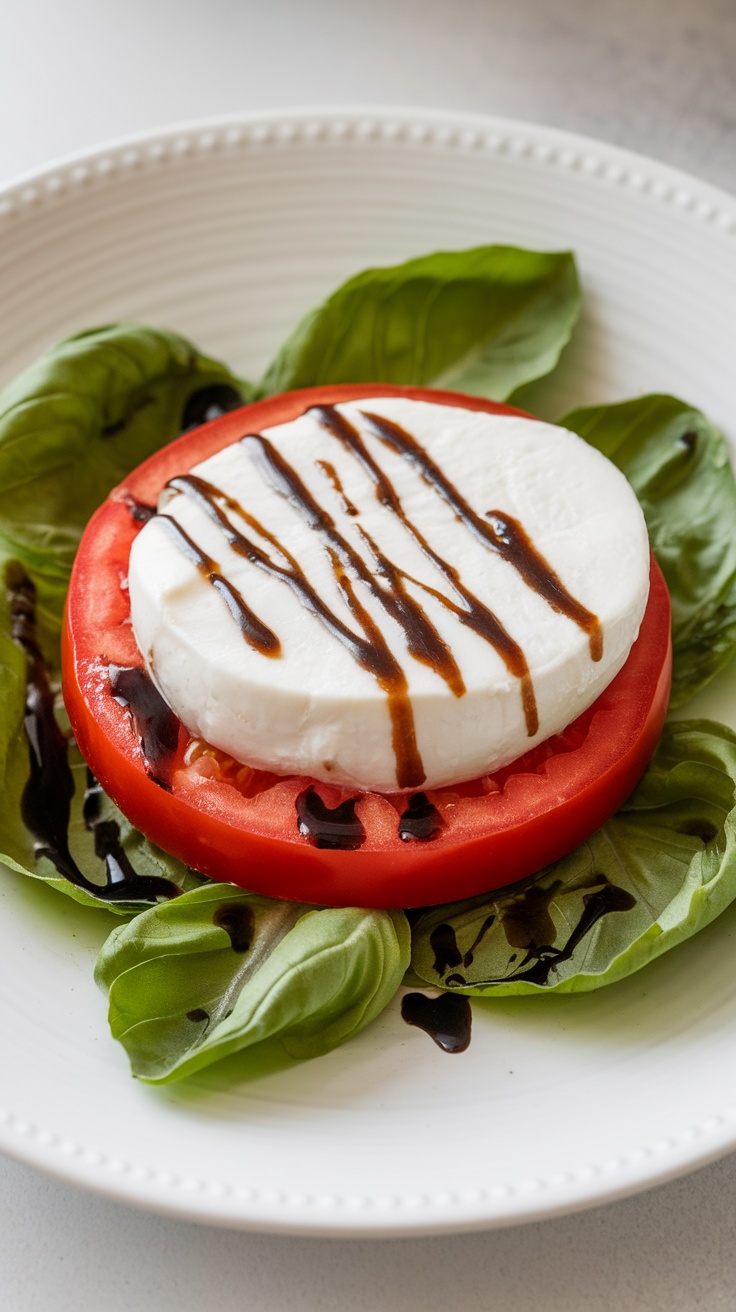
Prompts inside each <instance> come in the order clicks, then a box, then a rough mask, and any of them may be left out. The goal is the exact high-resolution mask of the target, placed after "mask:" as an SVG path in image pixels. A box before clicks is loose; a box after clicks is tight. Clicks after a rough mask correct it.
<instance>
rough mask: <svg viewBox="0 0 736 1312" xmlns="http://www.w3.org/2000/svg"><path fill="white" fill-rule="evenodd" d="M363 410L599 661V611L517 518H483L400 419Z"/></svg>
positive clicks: (494, 512) (491, 513)
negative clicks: (571, 586) (579, 595)
mask: <svg viewBox="0 0 736 1312" xmlns="http://www.w3.org/2000/svg"><path fill="white" fill-rule="evenodd" d="M362 413H363V415H364V416H365V418H366V419H367V420H368V422H369V423H370V424H371V426H372V428H373V429H374V431H375V432H376V434H377V436H378V437H380V438H381V440H382V441H383V442H385V443H386V444H387V445H388V446H390V447H391V448H392V449H393V450H394V451H397V452H399V454H400V455H402V456H403V457H404V458H405V459H407V460H409V461H411V463H412V464H413V465H415V466H416V467H417V469H418V470H419V471H420V473H421V475H422V478H423V479H424V480H425V482H426V483H428V484H429V486H430V487H431V488H433V489H434V491H435V492H437V494H438V495H439V496H440V497H441V498H442V500H443V501H445V502H446V503H447V505H449V506H451V507H452V509H453V510H454V511H455V514H456V515H457V516H458V517H459V519H460V520H461V521H462V522H463V524H465V526H466V528H468V529H469V530H470V532H471V533H473V535H474V536H475V537H476V538H478V539H479V540H480V541H481V542H483V543H484V545H485V546H487V547H490V549H491V550H492V551H494V552H497V553H498V554H499V555H500V556H501V557H502V558H503V559H504V560H507V561H508V562H509V563H510V564H511V565H513V567H514V569H515V570H516V571H517V572H518V573H519V574H520V575H521V577H522V578H523V580H524V582H525V583H526V585H527V587H530V588H532V589H533V591H534V592H536V593H537V594H538V595H539V596H540V597H543V598H544V600H545V601H546V602H547V604H548V605H549V606H550V607H551V608H552V610H555V611H559V612H560V613H561V614H562V615H565V616H567V618H568V619H570V620H572V621H573V623H574V624H577V626H578V628H580V629H582V630H583V632H584V633H586V634H587V636H588V640H589V643H590V655H591V659H592V660H594V661H599V660H600V659H601V656H602V654H603V635H602V631H601V624H600V620H599V619H598V617H597V615H593V614H592V613H591V611H589V610H586V608H585V606H583V605H581V603H580V602H579V601H576V599H575V598H574V597H573V596H572V595H571V594H570V593H569V592H568V591H567V588H566V587H565V586H564V584H563V583H562V580H561V579H560V578H559V576H558V575H557V574H556V573H555V571H554V570H553V569H552V566H551V565H550V564H549V562H548V561H546V560H545V558H544V556H543V555H542V554H541V553H540V552H538V551H537V549H536V547H535V546H534V544H533V543H532V541H531V539H530V538H529V536H528V535H527V533H526V532H525V531H524V529H523V528H522V526H521V524H520V523H519V522H518V520H515V519H513V518H512V517H511V516H510V515H506V514H504V512H503V511H500V510H489V511H488V513H487V516H486V518H487V519H488V520H489V523H486V522H485V520H483V519H481V517H480V515H478V514H476V512H475V511H474V510H473V508H472V507H471V506H470V505H468V502H467V501H466V500H465V498H464V497H463V496H462V495H461V493H460V492H459V491H458V489H457V488H456V487H455V486H454V484H453V483H451V482H450V480H449V479H448V478H447V476H446V475H445V474H444V473H443V472H442V470H441V469H440V468H439V466H438V465H436V464H435V462H434V461H433V460H432V458H431V456H429V455H428V454H427V452H426V451H425V450H424V448H423V447H422V446H421V445H420V444H419V442H417V440H416V438H414V437H412V436H411V434H410V433H407V432H406V431H405V430H404V429H403V428H400V427H399V425H398V424H394V423H392V422H391V420H389V419H383V418H382V417H381V416H380V415H374V414H371V413H370V412H369V411H367V410H364V411H363V412H362Z"/></svg>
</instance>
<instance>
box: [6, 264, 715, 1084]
mask: <svg viewBox="0 0 736 1312" xmlns="http://www.w3.org/2000/svg"><path fill="white" fill-rule="evenodd" d="M579 309H580V292H579V286H578V280H577V275H576V270H575V264H574V260H573V258H572V256H571V255H569V254H567V253H563V254H549V253H545V254H539V253H535V252H530V251H523V250H519V249H516V248H510V247H485V248H479V249H476V250H472V251H467V252H459V253H439V254H434V255H430V256H427V257H423V258H420V259H416V260H412V261H409V262H408V263H405V264H403V265H399V266H396V267H393V268H388V269H374V270H368V271H366V272H365V273H362V274H360V275H358V276H357V277H356V278H353V279H351V280H350V281H349V282H348V283H346V284H345V285H344V286H343V287H341V288H340V289H338V291H337V292H335V293H334V295H333V296H331V297H330V298H329V299H328V301H326V302H325V303H324V304H323V305H322V306H319V307H317V309H315V310H314V311H313V312H311V313H310V314H309V315H308V316H307V317H306V318H305V319H304V320H303V321H302V322H301V323H300V324H299V325H298V326H297V328H296V329H295V331H294V333H293V334H292V335H291V336H290V337H289V339H288V340H287V342H286V343H285V344H284V346H283V347H282V348H281V350H280V351H279V353H278V354H277V356H276V358H275V360H274V361H273V362H272V364H271V365H270V367H269V368H268V370H267V371H266V373H265V375H264V377H263V379H262V381H261V382H260V384H259V385H257V386H255V385H253V384H250V383H245V382H243V381H242V380H240V379H237V378H235V377H234V376H233V375H232V374H231V373H230V371H229V370H228V369H227V368H226V367H225V366H224V365H220V364H218V363H217V362H214V361H212V360H209V359H207V358H205V357H204V356H202V355H201V354H200V353H199V352H198V351H197V349H196V348H195V347H193V346H192V345H191V344H189V343H187V342H185V341H183V340H182V339H181V338H179V337H177V336H176V335H174V334H173V333H168V332H162V331H154V330H151V329H147V328H142V327H138V326H132V325H118V326H113V327H107V328H102V329H97V330H91V331H88V332H84V333H82V334H80V335H78V336H76V337H74V338H71V339H69V340H68V341H66V342H63V343H61V344H60V345H59V346H58V347H56V348H54V349H53V350H51V351H49V352H48V353H47V354H46V355H45V356H44V357H42V358H41V360H39V361H38V363H37V364H36V365H34V366H33V367H32V368H30V369H29V370H27V371H26V372H25V373H24V374H23V375H22V376H21V377H20V378H18V379H17V380H15V382H13V383H11V384H10V385H9V386H8V387H7V388H6V389H5V390H4V391H3V392H2V394H0V563H2V567H3V571H4V578H5V589H4V593H5V596H4V599H3V611H2V614H1V615H0V646H1V648H2V651H1V652H0V659H1V661H2V665H1V666H0V698H1V699H2V710H3V715H2V726H1V727H0V769H2V775H3V779H4V806H3V811H2V815H1V816H0V855H2V859H3V860H4V861H5V863H6V864H7V865H8V866H9V867H11V869H13V870H15V871H17V872H19V873H21V874H26V875H30V876H32V877H34V878H37V879H42V880H44V881H46V882H47V883H48V884H50V885H52V886H53V887H54V888H56V889H57V890H59V891H62V892H64V893H66V894H67V895H69V896H71V897H74V898H76V900H77V901H79V902H82V903H84V904H85V905H87V906H90V907H104V908H107V909H108V910H110V909H112V910H115V911H117V912H118V913H119V914H120V916H121V924H120V926H119V927H118V928H117V929H115V930H114V932H113V933H112V935H111V936H110V938H109V939H108V941H107V943H106V944H105V946H104V947H103V949H102V952H101V954H100V957H99V961H98V966H97V979H98V982H99V983H100V984H101V986H102V987H103V988H104V989H105V990H106V991H107V992H108V994H109V1000H110V1024H111V1029H112V1032H113V1034H114V1036H115V1037H116V1038H118V1039H120V1041H121V1042H122V1043H123V1044H124V1046H125V1048H126V1051H127V1053H128V1056H129V1058H130V1062H131V1066H132V1069H133V1073H134V1074H135V1075H137V1076H139V1077H141V1078H143V1079H146V1080H151V1081H164V1080H169V1079H176V1078H179V1077H181V1076H183V1075H186V1074H188V1073H190V1072H192V1071H194V1070H196V1069H199V1068H201V1067H202V1066H204V1065H207V1064H208V1063H210V1062H212V1061H214V1060H216V1059H218V1058H219V1057H222V1056H225V1055H227V1054H229V1053H232V1052H234V1051H237V1050H239V1049H242V1048H247V1047H252V1046H253V1045H255V1044H258V1043H260V1042H262V1041H264V1040H267V1039H272V1038H274V1037H276V1036H278V1037H279V1038H280V1039H281V1040H282V1042H283V1044H284V1046H285V1047H286V1049H287V1050H288V1052H289V1053H291V1054H292V1055H294V1056H296V1057H311V1056H316V1055H318V1054H320V1053H322V1052H326V1051H328V1050H329V1049H331V1048H333V1047H335V1046H336V1045H338V1044H339V1043H341V1042H343V1041H344V1040H345V1039H347V1038H349V1037H350V1035H351V1034H353V1033H356V1032H357V1031H358V1030H360V1029H361V1028H363V1026H365V1025H366V1024H367V1023H368V1022H369V1021H370V1020H372V1019H373V1018H374V1017H375V1016H376V1015H378V1014H379V1012H380V1011H381V1010H382V1009H383V1008H384V1007H385V1006H386V1005H387V1004H388V1002H389V1001H390V1000H391V998H392V997H393V995H394V994H395V992H396V990H397V989H398V987H399V986H400V984H401V983H402V981H404V982H406V983H409V984H411V985H412V986H414V987H415V988H422V989H430V990H437V989H439V990H443V991H444V992H445V993H450V994H457V995H461V996H463V995H464V996H471V997H472V996H473V995H482V996H487V997H488V996H493V995H494V994H501V995H508V994H523V993H526V994H530V993H534V994H537V993H548V992H554V991H558V992H559V991H566V992H576V991H585V990H589V989H593V988H597V987H600V986H601V985H603V984H607V983H612V982H614V981H616V980H618V979H621V978H623V977H624V976H625V975H627V974H630V973H631V972H632V971H634V970H636V969H638V968H639V967H640V966H642V965H644V964H646V963H647V962H648V961H650V960H652V959H653V958H654V957H655V956H658V955H659V954H660V953H661V952H663V951H665V950H667V949H668V948H669V947H671V946H674V945H675V944H676V943H678V942H680V941H682V940H683V939H684V938H687V937H689V936H690V935H692V934H693V933H695V932H696V931H697V930H698V929H700V928H702V927H703V926H704V925H706V924H707V923H709V921H711V920H712V919H713V918H714V917H715V916H716V915H718V914H719V913H720V911H721V910H723V908H724V907H725V906H726V905H727V904H728V903H729V902H730V901H731V900H732V899H733V897H734V896H735V895H736V857H734V854H733V845H734V834H733V811H734V792H735V789H736V735H734V734H733V733H732V732H731V730H730V729H728V728H726V727H724V726H722V725H718V724H714V723H711V722H705V721H688V720H681V719H677V720H669V721H668V722H667V724H666V725H665V728H664V731H663V734H662V737H661V740H660V743H659V746H658V748H657V750H656V752H655V755H654V757H653V759H652V761H651V764H650V766H649V768H648V770H647V772H646V774H645V775H644V777H643V779H642V780H641V782H640V784H639V785H638V787H637V788H636V789H635V791H634V793H633V795H632V796H631V797H630V798H629V800H628V801H627V802H626V804H625V805H624V806H623V807H622V808H621V810H620V811H619V812H618V813H617V814H616V815H614V816H613V817H612V819H610V820H609V821H608V822H607V823H606V824H605V825H604V827H603V829H602V830H601V831H600V832H599V833H598V834H596V835H594V836H593V837H592V838H590V839H589V840H588V841H587V842H586V843H584V844H583V845H582V846H580V847H578V848H576V849H575V850H574V851H572V852H571V853H569V854H568V855H566V856H563V857H562V858H561V859H560V860H558V861H556V862H555V863H554V864H553V865H551V866H548V867H546V868H545V869H543V870H542V871H540V872H539V873H538V874H536V875H534V876H533V877H532V878H531V879H528V880H526V881H524V882H523V883H521V884H513V885H509V886H508V887H506V888H501V889H499V888H495V889H494V891H493V892H492V893H484V894H479V895H477V896H475V897H473V898H470V899H466V900H464V901H461V902H454V903H450V904H443V905H441V906H433V907H423V908H420V909H418V910H417V909H414V910H413V911H412V912H411V913H410V915H407V914H405V913H404V912H403V911H401V910H396V909H391V910H365V909H361V908H355V907H318V908H315V907H313V906H310V905H308V904H307V903H301V902H299V903H293V902H284V901H279V900H276V899H274V898H269V897H266V896H264V895H261V894H253V893H249V892H245V891H243V890H242V888H240V887H236V886H234V885H229V884H225V883H222V882H212V881H210V880H207V879H205V878H204V877H203V876H201V875H199V874H197V873H196V872H195V871H193V870H192V869H190V868H189V867H187V866H186V865H185V864H184V863H183V862H182V861H180V860H177V859H175V858H173V857H171V856H169V855H168V854H167V853H165V852H164V851H162V850H161V849H159V848H157V847H155V846H154V845H153V844H152V843H151V842H149V840H148V839H146V838H145V837H144V836H143V835H142V834H141V833H139V832H138V831H137V830H136V829H134V828H133V827H132V825H131V824H130V823H129V821H128V820H127V819H126V818H125V816H124V815H123V814H122V813H121V812H120V811H119V810H118V808H117V807H116V806H115V805H114V803H113V802H112V801H111V800H110V799H109V798H108V797H106V796H105V795H104V793H102V791H101V789H100V788H99V785H98V784H97V783H96V781H95V779H94V778H93V777H92V776H91V775H90V772H89V770H88V767H87V765H86V763H85V761H84V760H83V759H82V757H81V755H80V753H79V752H78V750H77V748H76V746H75V744H74V743H73V742H72V741H70V742H68V747H67V744H66V742H65V740H64V737H63V735H64V734H65V733H67V731H68V721H66V719H65V712H64V709H63V704H62V703H61V701H60V700H58V699H57V717H58V723H59V726H60V731H61V732H60V733H59V734H58V736H56V737H54V742H55V744H56V746H55V752H56V759H60V756H59V753H61V755H63V756H64V758H65V760H66V759H67V754H68V763H69V766H70V767H71V774H70V775H69V778H70V780H72V781H73V786H72V783H70V784H69V786H68V788H67V787H66V785H64V787H63V788H62V793H63V794H64V797H63V798H62V802H61V827H62V829H63V830H64V834H63V840H64V842H65V843H66V844H67V851H68V855H69V858H70V862H71V864H70V865H69V869H70V870H72V869H73V870H75V871H78V872H79V873H80V876H81V877H80V878H79V879H76V878H75V879H69V878H66V877H65V876H64V873H63V871H62V869H61V868H60V863H59V861H58V860H54V859H52V858H53V854H52V852H51V849H50V847H49V844H48V843H45V842H44V841H41V840H40V839H39V832H38V827H37V826H36V828H35V830H34V824H33V822H32V820H30V819H29V816H30V814H31V810H32V809H33V808H32V807H31V806H30V804H29V797H30V796H31V793H33V792H34V790H36V792H37V791H38V788H39V786H41V785H42V787H41V795H42V796H49V795H51V794H50V793H44V792H43V789H44V788H48V789H51V790H53V786H54V784H53V780H50V779H46V778H42V776H43V774H44V770H46V772H47V773H48V768H47V767H48V761H49V760H50V759H51V757H53V756H54V753H51V756H49V753H48V752H47V751H46V748H45V745H44V743H43V742H40V741H39V740H38V734H37V733H36V737H35V738H34V732H35V727H36V726H37V725H38V718H37V706H35V705H34V698H35V699H36V702H37V701H38V698H39V695H40V694H39V689H42V692H43V695H44V696H48V697H49V698H50V697H51V695H52V694H53V692H54V691H55V690H56V687H57V686H58V678H59V641H60V633H61V626H62V616H63V608H64V600H65V595H66V590H67V585H68V581H69V576H70V572H71V568H72V564H73V561H74V557H75V554H76V551H77V547H78V544H79V541H80V538H81V535H82V532H83V530H84V527H85V525H86V523H87V521H88V520H89V518H90V516H91V515H92V514H93V512H94V511H95V509H96V508H97V506H98V505H99V504H100V503H101V502H102V501H104V499H105V498H106V496H107V495H108V493H109V492H110V490H111V489H112V488H113V487H114V486H116V485H117V484H118V483H119V482H120V481H121V480H123V479H124V478H125V477H126V475H127V474H129V473H130V471H131V470H133V469H134V468H135V467H136V466H137V465H139V464H140V462H141V461H143V460H145V459H146V458H148V457H150V456H151V455H153V454H154V453H155V452H156V451H158V450H159V449H160V448H161V447H163V446H164V445H165V444H167V443H168V442H170V441H171V440H172V439H174V438H175V437H177V436H178V434H179V433H180V432H182V431H183V430H186V429H188V428H190V427H192V426H194V425H196V424H197V423H201V422H203V421H204V422H206V421H207V420H209V419H212V418H213V417H215V416H216V415H218V414H221V413H222V412H223V410H228V409H231V408H233V407H234V406H236V405H238V404H240V403H241V402H248V401H251V400H256V399H260V398H264V397H268V396H271V395H275V394H280V393H283V392H289V391H291V390H293V389H298V388H303V387H311V386H318V385H323V384H326V385H333V384H342V383H383V384H389V385H390V384H399V385H405V386H412V385H413V386H423V387H445V388H447V387H449V388H452V389H453V390H455V391H459V392H464V393H466V394H469V395H475V396H482V397H487V398H490V399H494V400H497V401H508V400H512V401H513V402H515V403H518V404H523V388H524V387H525V386H526V385H527V384H528V383H530V382H532V381H533V380H534V379H537V378H540V377H542V376H544V375H545V374H548V373H549V372H550V371H551V370H552V369H553V368H554V367H555V365H556V363H557V360H558V358H559V355H560V353H561V351H562V350H563V348H564V346H565V345H566V343H567V341H568V339H569V337H570V335H571V333H572V331H573V328H574V325H575V322H576V319H577V317H578V314H579ZM559 422H560V423H561V424H562V425H563V426H564V427H565V428H567V429H570V430H572V431H573V432H575V433H578V434H579V435H580V436H581V437H582V438H584V439H585V440H586V441H587V442H589V443H590V444H591V445H593V446H594V447H596V448H597V449H598V450H599V451H601V452H602V453H603V454H604V455H606V456H607V457H608V458H609V459H610V460H612V461H613V463H614V464H616V465H617V466H618V468H619V469H620V470H621V471H622V472H623V473H624V474H625V475H626V477H627V478H628V479H629V481H630V483H631V485H632V487H633V488H634V491H635V492H636V495H637V497H638V498H639V501H640V504H641V507H642V510H643V512H644V516H645V519H646V523H647V527H648V530H649V535H650V542H651V546H652V549H653V551H654V554H655V556H656V559H657V561H658V563H659V565H660V567H661V569H662V572H663V574H664V577H665V579H666V582H667V586H668V589H669V593H670V598H671V604H672V624H673V650H674V671H673V684H672V699H671V706H672V707H673V708H675V707H678V706H680V705H681V704H682V703H683V702H685V701H686V700H687V698H688V697H689V696H691V695H692V694H693V693H694V692H695V691H696V690H697V689H698V688H699V687H700V686H702V684H704V683H705V682H707V680H709V679H710V678H712V677H713V676H714V675H715V674H716V673H717V672H718V671H719V670H720V669H721V668H722V667H723V666H724V665H725V664H726V663H727V662H728V660H729V659H730V657H731V656H732V654H733V651H734V648H735V647H736V531H735V527H734V526H735V525H736V515H735V512H736V483H735V482H734V477H733V473H732V470H731V466H730V463H729V459H728V452H727V448H726V445H725V442H724V439H723V437H722V436H721V435H720V434H719V433H718V432H717V431H716V430H715V429H714V428H713V426H712V425H711V424H710V423H709V422H708V420H707V419H706V418H705V417H704V416H703V415H702V414H700V413H699V412H698V411H697V410H695V409H693V407H692V406H690V405H688V404H687V403H685V402H682V401H679V400H677V399H676V398H674V397H671V396H648V397H642V398H638V399H636V400H631V401H624V402H620V403H618V404H615V405H608V406H600V407H593V408H588V409H585V410H578V411H574V412H573V413H572V414H570V415H567V416H565V417H564V418H562V419H560V420H559ZM19 598H20V601H19ZM19 616H20V618H19ZM31 667H33V669H31ZM43 690H45V691H43ZM27 730H30V738H29V733H28V732H27ZM39 779H40V780H41V785H39ZM29 790H30V792H29ZM34 795H35V793H34ZM67 818H68V824H67ZM47 827H48V826H47ZM44 832H46V831H44ZM111 833H114V835H115V854H116V855H115V860H116V861H117V862H118V867H119V868H122V867H123V866H124V867H125V869H127V870H130V871H132V872H134V874H135V877H136V879H135V881H131V880H130V879H127V880H126V879H125V878H123V879H118V880H117V882H116V880H115V879H111V878H110V861H111V859H112V858H111V852H112V848H111V845H110V841H109V835H110V834H111ZM103 835H107V839H103ZM346 859H349V854H347V857H346ZM254 882H258V881H257V880H256V879H254ZM491 882H493V883H497V882H498V880H497V878H494V880H493V881H491V880H490V879H489V883H491ZM134 887H137V890H138V891H137V892H136V894H135V896H132V894H131V890H132V889H133V888H134ZM610 888H614V889H615V890H616V897H615V898H614V900H613V902H612V901H611V899H610V897H609V899H608V902H607V904H605V905H604V904H603V902H602V901H601V891H602V890H603V889H610ZM596 899H598V901H596Z"/></svg>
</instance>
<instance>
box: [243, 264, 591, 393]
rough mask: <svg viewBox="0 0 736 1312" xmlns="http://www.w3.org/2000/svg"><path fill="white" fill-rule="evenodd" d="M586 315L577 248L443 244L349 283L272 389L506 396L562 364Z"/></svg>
mask: <svg viewBox="0 0 736 1312" xmlns="http://www.w3.org/2000/svg"><path fill="white" fill-rule="evenodd" d="M579 313H580V289H579V286H578V278H577V272H576V269H575V260H574V257H573V256H572V255H571V254H570V253H569V252H562V253H543V252H536V251H527V250H521V249H519V248H518V247H515V246H479V247H476V248H475V249H474V250H467V251H439V252H437V253H436V254H434V255H425V256H422V257H420V258H419V259H414V260H408V261H407V262H406V263H404V264H397V265H392V266H389V267H387V268H378V269H367V270H365V272H363V273H359V274H358V275H357V276H356V277H354V278H350V279H349V280H348V281H347V282H346V283H343V285H342V286H341V287H339V288H338V289H337V291H335V292H333V294H332V296H330V297H328V299H327V300H326V301H325V302H324V303H323V304H322V305H320V306H318V307H317V308H316V309H314V310H312V311H311V312H310V313H309V314H307V315H306V316H305V317H304V318H303V319H302V321H301V323H299V324H298V325H297V327H296V329H295V330H294V332H293V333H292V334H291V336H290V337H289V338H287V340H286V342H285V343H284V345H283V346H282V348H281V350H280V351H279V353H278V355H277V356H276V358H275V359H274V360H273V361H272V363H271V365H270V366H269V368H268V369H267V371H266V374H265V376H264V378H263V381H262V383H261V386H260V392H261V394H262V395H264V396H269V395H271V394H273V393H275V392H285V391H289V390H290V389H292V388H299V387H313V386H315V385H317V384H320V383H369V382H381V383H399V384H405V385H409V384H414V385H418V386H425V387H446V388H454V389H455V390H457V391H460V392H470V393H473V394H476V395H478V396H487V397H491V398H493V399H495V400H498V401H503V400H505V399H506V398H507V397H508V396H510V395H511V393H512V392H513V391H515V389H516V388H518V387H521V386H522V385H523V384H525V383H528V382H530V381H531V380H532V379H534V378H539V377H541V376H542V375H543V374H547V373H549V372H550V370H552V369H553V368H554V367H555V365H556V363H557V360H558V358H559V355H560V352H561V351H562V349H563V347H564V346H565V345H566V343H567V342H568V340H569V338H570V334H571V333H572V330H573V327H574V326H575V323H576V321H577V318H578V315H579Z"/></svg>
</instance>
